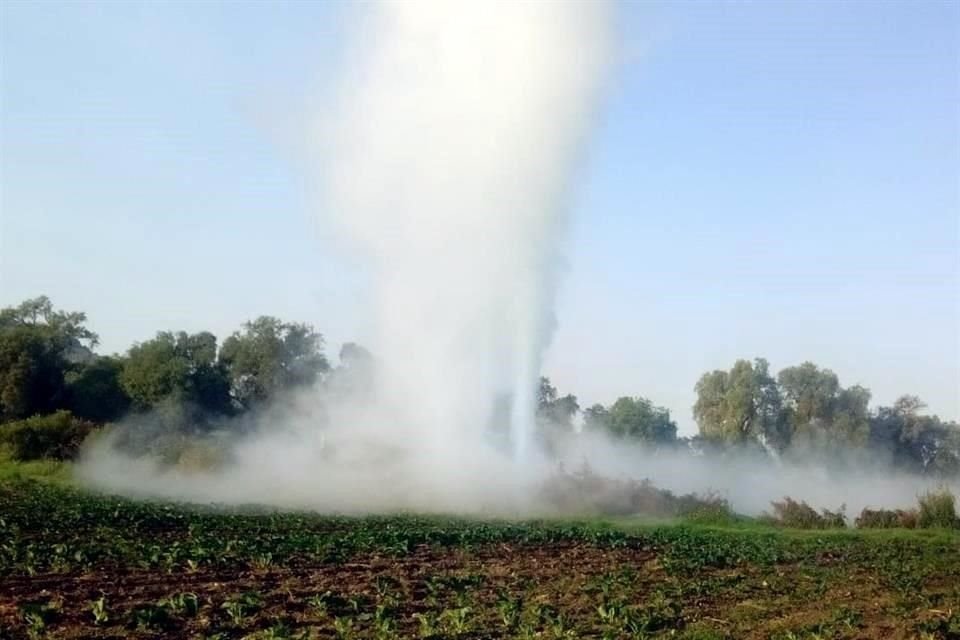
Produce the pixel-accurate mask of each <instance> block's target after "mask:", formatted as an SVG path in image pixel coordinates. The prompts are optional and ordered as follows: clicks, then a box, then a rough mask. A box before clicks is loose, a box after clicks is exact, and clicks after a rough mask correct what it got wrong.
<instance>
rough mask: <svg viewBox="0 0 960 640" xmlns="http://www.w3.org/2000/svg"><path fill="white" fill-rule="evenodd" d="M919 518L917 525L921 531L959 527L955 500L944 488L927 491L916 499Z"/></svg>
mask: <svg viewBox="0 0 960 640" xmlns="http://www.w3.org/2000/svg"><path fill="white" fill-rule="evenodd" d="M918 501H919V503H920V516H919V518H918V524H919V525H920V527H921V528H922V529H931V528H937V527H939V528H943V529H949V528H952V527H958V526H960V523H958V521H957V510H956V499H955V498H954V496H953V494H952V493H951V492H950V490H949V489H947V488H946V487H944V488H942V489H937V490H935V491H928V492H927V493H925V494H923V495H922V496H920V497H919V498H918Z"/></svg>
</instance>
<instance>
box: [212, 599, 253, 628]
mask: <svg viewBox="0 0 960 640" xmlns="http://www.w3.org/2000/svg"><path fill="white" fill-rule="evenodd" d="M261 603H262V601H261V599H260V596H258V595H257V594H256V593H253V592H252V591H248V592H246V593H243V594H241V595H239V596H237V597H235V598H231V599H230V600H226V601H225V602H224V603H223V604H221V605H220V608H221V609H223V610H224V611H226V613H227V615H228V616H229V617H230V621H231V622H233V624H235V625H236V626H241V625H242V624H243V622H244V620H245V619H246V618H247V616H249V615H250V614H252V613H254V612H256V611H257V610H258V609H259V608H260V605H261Z"/></svg>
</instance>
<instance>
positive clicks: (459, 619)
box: [440, 607, 471, 635]
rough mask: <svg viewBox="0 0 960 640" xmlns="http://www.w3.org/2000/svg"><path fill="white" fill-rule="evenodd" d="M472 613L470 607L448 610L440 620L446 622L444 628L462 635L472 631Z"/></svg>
mask: <svg viewBox="0 0 960 640" xmlns="http://www.w3.org/2000/svg"><path fill="white" fill-rule="evenodd" d="M470 611H471V609H470V607H457V608H455V609H447V610H446V611H444V612H443V613H442V614H441V615H440V618H441V620H443V621H444V623H445V624H444V626H445V627H446V629H447V630H448V631H450V632H451V633H453V634H455V635H460V634H463V633H466V632H467V631H469V630H470V620H469V615H470Z"/></svg>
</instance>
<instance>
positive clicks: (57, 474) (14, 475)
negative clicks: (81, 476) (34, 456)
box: [0, 450, 73, 485]
mask: <svg viewBox="0 0 960 640" xmlns="http://www.w3.org/2000/svg"><path fill="white" fill-rule="evenodd" d="M23 480H38V481H42V482H51V483H55V484H61V485H66V484H70V483H71V482H72V481H73V472H72V469H71V463H69V462H61V461H59V460H32V461H30V462H20V461H17V460H11V459H10V456H9V455H8V454H7V453H6V452H5V451H2V450H0V483H5V482H6V483H9V482H17V481H23Z"/></svg>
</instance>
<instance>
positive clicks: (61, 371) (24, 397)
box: [0, 296, 97, 421]
mask: <svg viewBox="0 0 960 640" xmlns="http://www.w3.org/2000/svg"><path fill="white" fill-rule="evenodd" d="M85 323H86V315H85V314H83V313H80V312H68V311H58V310H56V309H54V308H53V304H52V303H51V302H50V299H49V298H47V297H46V296H40V297H38V298H33V299H31V300H26V301H25V302H23V303H21V304H20V305H18V306H16V307H7V308H4V309H2V310H0V420H4V421H7V420H14V419H18V418H25V417H28V416H32V415H35V414H41V413H50V412H52V411H55V410H57V409H60V408H62V407H63V406H64V404H65V402H66V400H67V383H66V379H65V377H66V374H67V372H69V371H72V370H76V369H78V368H79V367H80V366H82V364H83V362H85V361H88V360H89V359H91V358H92V357H93V356H92V352H91V351H90V349H92V348H93V347H94V346H96V344H97V335H96V334H95V333H94V332H92V331H90V330H89V329H87V327H86V326H85Z"/></svg>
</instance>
